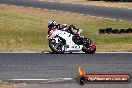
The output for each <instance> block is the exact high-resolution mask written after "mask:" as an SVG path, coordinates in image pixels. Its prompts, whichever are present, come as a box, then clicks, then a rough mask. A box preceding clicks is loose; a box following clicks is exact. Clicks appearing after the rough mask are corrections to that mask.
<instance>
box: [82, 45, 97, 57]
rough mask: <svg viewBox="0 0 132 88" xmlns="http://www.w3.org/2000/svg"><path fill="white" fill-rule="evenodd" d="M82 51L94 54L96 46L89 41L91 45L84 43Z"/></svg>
mask: <svg viewBox="0 0 132 88" xmlns="http://www.w3.org/2000/svg"><path fill="white" fill-rule="evenodd" d="M82 51H83V52H85V53H87V54H94V53H95V51H96V46H95V44H94V43H91V45H89V44H86V45H84V46H83V48H82Z"/></svg>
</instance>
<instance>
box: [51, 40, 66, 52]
mask: <svg viewBox="0 0 132 88" xmlns="http://www.w3.org/2000/svg"><path fill="white" fill-rule="evenodd" d="M49 47H50V49H51V50H52V51H53V53H57V54H62V53H64V50H63V43H61V42H59V43H56V41H55V40H54V39H50V40H49Z"/></svg>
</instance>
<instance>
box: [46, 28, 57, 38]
mask: <svg viewBox="0 0 132 88" xmlns="http://www.w3.org/2000/svg"><path fill="white" fill-rule="evenodd" d="M56 30H57V29H56V28H52V30H51V31H50V32H49V34H48V35H49V37H50V36H51V35H52V34H53V33H54V32H55V31H56Z"/></svg>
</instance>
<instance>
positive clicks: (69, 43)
mask: <svg viewBox="0 0 132 88" xmlns="http://www.w3.org/2000/svg"><path fill="white" fill-rule="evenodd" d="M56 35H57V36H59V37H61V38H63V39H64V40H65V41H66V45H64V46H63V48H62V49H63V50H64V51H65V52H74V51H75V52H79V51H81V50H82V47H83V45H77V44H75V43H74V42H73V40H72V38H73V35H72V34H70V33H68V32H66V31H62V30H55V31H54V32H53V33H52V35H51V36H50V37H48V39H54V40H55V41H56V43H59V38H58V37H55V36H56Z"/></svg>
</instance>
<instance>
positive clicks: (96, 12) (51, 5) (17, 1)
mask: <svg viewBox="0 0 132 88" xmlns="http://www.w3.org/2000/svg"><path fill="white" fill-rule="evenodd" d="M0 3H2V4H10V5H18V6H27V7H35V8H42V9H49V10H59V11H67V12H73V13H81V14H88V15H92V16H97V17H104V18H111V19H117V20H128V21H132V9H125V8H114V7H113V8H112V7H105V8H104V7H99V6H92V5H87V6H84V5H77V4H68V3H67V4H66V3H57V2H46V1H44V2H41V1H38V0H0Z"/></svg>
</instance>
